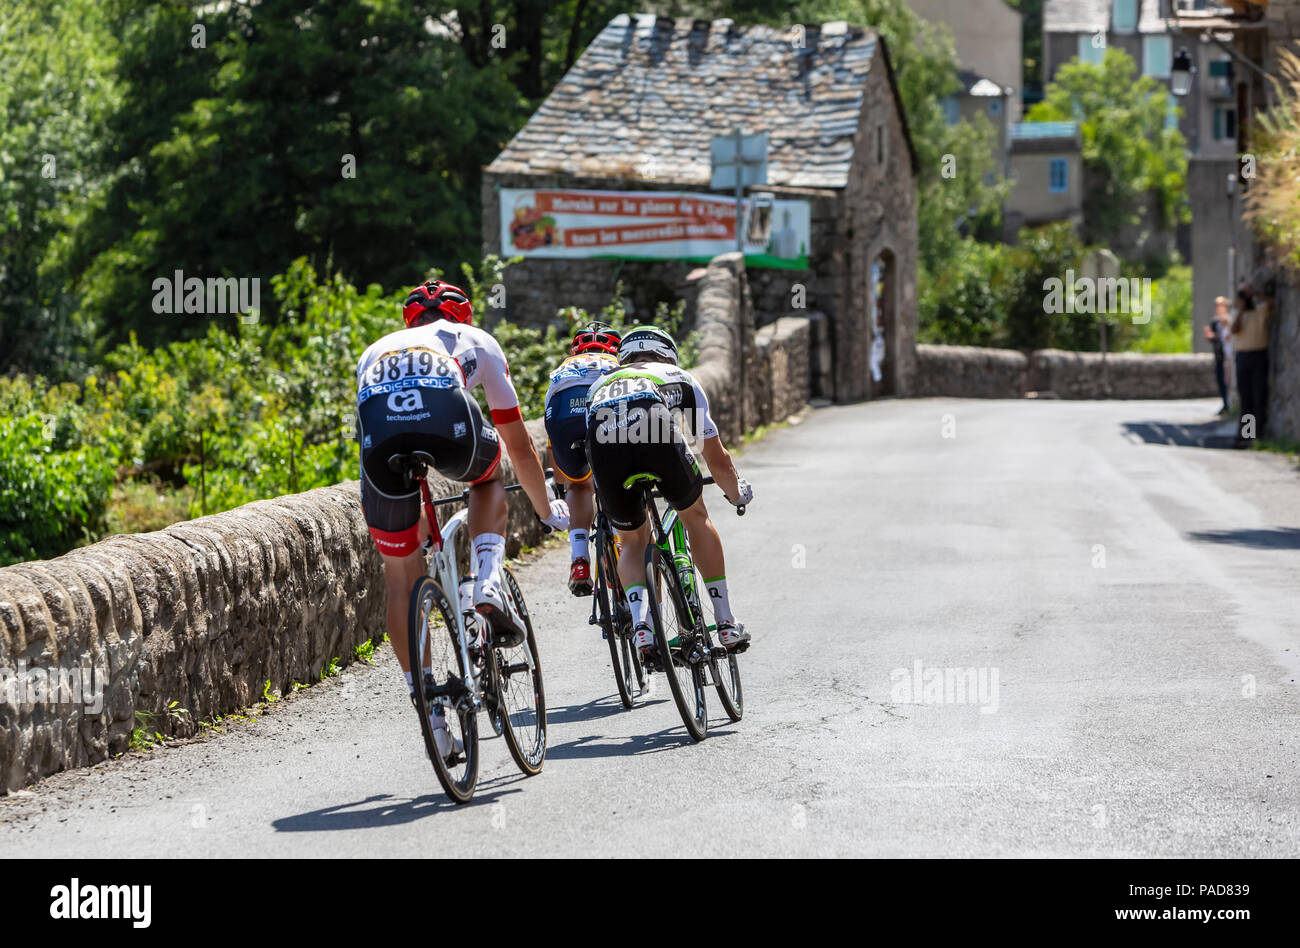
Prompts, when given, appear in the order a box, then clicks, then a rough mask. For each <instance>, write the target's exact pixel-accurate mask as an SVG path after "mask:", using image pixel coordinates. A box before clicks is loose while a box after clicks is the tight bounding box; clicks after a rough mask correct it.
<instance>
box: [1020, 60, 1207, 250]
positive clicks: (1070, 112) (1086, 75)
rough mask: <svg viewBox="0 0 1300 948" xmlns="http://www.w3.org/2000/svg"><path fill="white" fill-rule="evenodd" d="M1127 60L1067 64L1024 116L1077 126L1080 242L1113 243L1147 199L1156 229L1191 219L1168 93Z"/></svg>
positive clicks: (1182, 145)
mask: <svg viewBox="0 0 1300 948" xmlns="http://www.w3.org/2000/svg"><path fill="white" fill-rule="evenodd" d="M1136 73H1137V65H1136V63H1134V61H1133V58H1132V57H1131V56H1129V55H1128V54H1127V53H1125V52H1124V51H1123V50H1121V49H1116V48H1113V47H1112V48H1109V49H1107V50H1106V56H1105V59H1104V60H1103V61H1102V63H1101V65H1093V64H1091V63H1084V62H1079V61H1078V60H1075V61H1072V62H1070V63H1067V64H1066V65H1064V66H1062V67H1061V69H1060V70H1059V71H1058V72H1057V74H1056V78H1055V80H1054V81H1053V82H1052V83H1051V84H1050V85H1048V87H1047V88H1046V89H1045V90H1044V95H1043V101H1042V102H1039V103H1038V104H1037V105H1035V106H1034V107H1033V108H1031V109H1030V110H1029V114H1028V116H1027V118H1028V120H1029V121H1031V122H1057V121H1078V122H1079V123H1080V131H1081V133H1082V137H1083V160H1084V163H1085V164H1086V165H1087V166H1088V170H1089V171H1090V172H1091V173H1090V175H1089V176H1088V179H1089V181H1090V182H1091V184H1090V186H1089V191H1088V193H1087V194H1085V195H1084V213H1085V221H1084V226H1085V234H1084V236H1085V238H1086V239H1087V240H1088V242H1090V243H1107V242H1110V241H1113V240H1114V239H1115V237H1116V235H1118V234H1119V233H1120V232H1121V231H1122V229H1123V228H1125V227H1131V226H1136V225H1138V224H1139V223H1140V222H1141V216H1140V212H1141V209H1142V207H1143V206H1144V204H1145V202H1146V199H1147V196H1148V194H1150V195H1152V196H1153V197H1154V199H1155V211H1156V220H1155V222H1154V223H1155V224H1156V225H1157V226H1159V227H1160V228H1161V229H1164V230H1169V229H1172V228H1173V227H1174V226H1175V225H1176V224H1179V223H1181V222H1184V221H1188V220H1190V219H1191V212H1190V211H1189V210H1188V207H1187V152H1186V148H1187V142H1186V141H1185V140H1184V139H1183V136H1182V134H1181V133H1180V132H1179V131H1178V129H1177V128H1166V127H1165V124H1166V118H1167V115H1168V109H1169V105H1170V98H1169V93H1168V92H1166V91H1165V89H1164V86H1162V85H1161V84H1160V83H1159V82H1157V81H1156V80H1155V79H1153V78H1151V77H1150V76H1138V75H1137V74H1136Z"/></svg>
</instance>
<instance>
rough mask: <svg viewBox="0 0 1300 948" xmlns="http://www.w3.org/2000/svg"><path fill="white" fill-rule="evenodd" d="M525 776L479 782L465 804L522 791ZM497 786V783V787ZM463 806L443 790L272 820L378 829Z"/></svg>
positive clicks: (321, 827)
mask: <svg viewBox="0 0 1300 948" xmlns="http://www.w3.org/2000/svg"><path fill="white" fill-rule="evenodd" d="M524 779H526V778H525V777H524V776H523V775H522V774H518V775H513V776H511V777H507V778H502V779H501V780H500V781H495V780H494V781H489V782H487V783H482V784H479V788H478V790H476V791H475V793H474V799H473V800H471V801H470V802H469V803H467V804H465V806H464V807H463V809H469V808H472V807H473V806H475V805H476V804H481V803H491V802H493V801H494V800H497V799H499V798H500V797H503V796H506V795H508V794H511V793H519V792H520V791H521V789H522V788H520V787H514V786H511V784H515V783H519V782H521V781H523V780H524ZM494 785H495V786H494ZM367 803H374V804H377V805H376V806H372V807H369V808H367V809H364V810H362V809H357V808H358V807H362V806H365V805H366V804H367ZM457 809H462V807H460V806H459V805H457V804H455V803H452V802H451V801H450V800H449V799H447V797H445V796H444V795H443V794H442V793H436V794H426V795H425V796H422V797H416V798H415V799H414V800H398V799H396V798H395V797H393V796H392V794H388V793H380V794H376V795H375V796H373V797H366V799H364V800H358V801H357V802H356V803H340V804H339V805H338V806H327V807H322V808H321V809H319V810H309V811H308V812H306V813H299V814H297V815H296V816H286V817H283V818H281V819H278V820H273V821H272V822H271V826H273V827H274V828H275V829H276V831H277V832H280V833H320V832H325V831H329V830H355V829H378V828H379V827H383V826H400V825H402V824H404V823H414V822H415V821H416V820H421V819H424V818H425V817H427V816H432V815H433V814H435V813H440V812H442V811H444V810H457Z"/></svg>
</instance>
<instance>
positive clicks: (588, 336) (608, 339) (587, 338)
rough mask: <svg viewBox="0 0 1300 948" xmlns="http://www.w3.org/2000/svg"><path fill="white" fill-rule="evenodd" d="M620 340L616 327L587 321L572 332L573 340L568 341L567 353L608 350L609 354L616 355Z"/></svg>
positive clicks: (575, 353) (621, 339)
mask: <svg viewBox="0 0 1300 948" xmlns="http://www.w3.org/2000/svg"><path fill="white" fill-rule="evenodd" d="M622 341H623V337H622V336H620V335H619V332H618V330H617V329H614V328H612V327H610V326H607V325H605V324H604V323H588V324H587V325H586V326H584V327H583V328H582V329H579V330H578V331H577V332H576V333H574V335H573V342H571V343H569V354H570V355H577V354H578V353H580V352H608V353H609V354H610V355H612V356H616V355H618V344H619V343H620V342H622Z"/></svg>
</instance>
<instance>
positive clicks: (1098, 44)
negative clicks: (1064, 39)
mask: <svg viewBox="0 0 1300 948" xmlns="http://www.w3.org/2000/svg"><path fill="white" fill-rule="evenodd" d="M1105 58H1106V36H1105V34H1104V33H1082V34H1080V36H1079V62H1081V63H1092V64H1094V65H1097V66H1100V65H1101V61H1102V60H1103V59H1105Z"/></svg>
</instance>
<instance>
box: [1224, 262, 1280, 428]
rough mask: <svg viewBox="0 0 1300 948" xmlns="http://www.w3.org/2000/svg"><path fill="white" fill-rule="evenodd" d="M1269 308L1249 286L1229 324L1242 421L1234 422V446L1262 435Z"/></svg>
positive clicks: (1242, 290)
mask: <svg viewBox="0 0 1300 948" xmlns="http://www.w3.org/2000/svg"><path fill="white" fill-rule="evenodd" d="M1271 316H1272V306H1271V305H1270V303H1269V301H1268V300H1266V299H1264V297H1263V296H1260V295H1257V294H1256V288H1255V287H1254V286H1253V285H1252V284H1251V283H1243V284H1242V285H1241V288H1240V289H1238V290H1237V316H1236V318H1235V319H1234V320H1233V322H1232V344H1233V347H1234V348H1235V349H1236V355H1237V360H1236V361H1237V365H1236V368H1237V392H1238V394H1239V395H1240V396H1241V418H1240V420H1239V421H1238V423H1237V447H1239V448H1244V447H1247V446H1249V443H1250V439H1252V438H1258V437H1260V436H1261V435H1262V434H1263V433H1264V425H1265V423H1266V422H1267V413H1268V322H1269V318H1270V317H1271Z"/></svg>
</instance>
